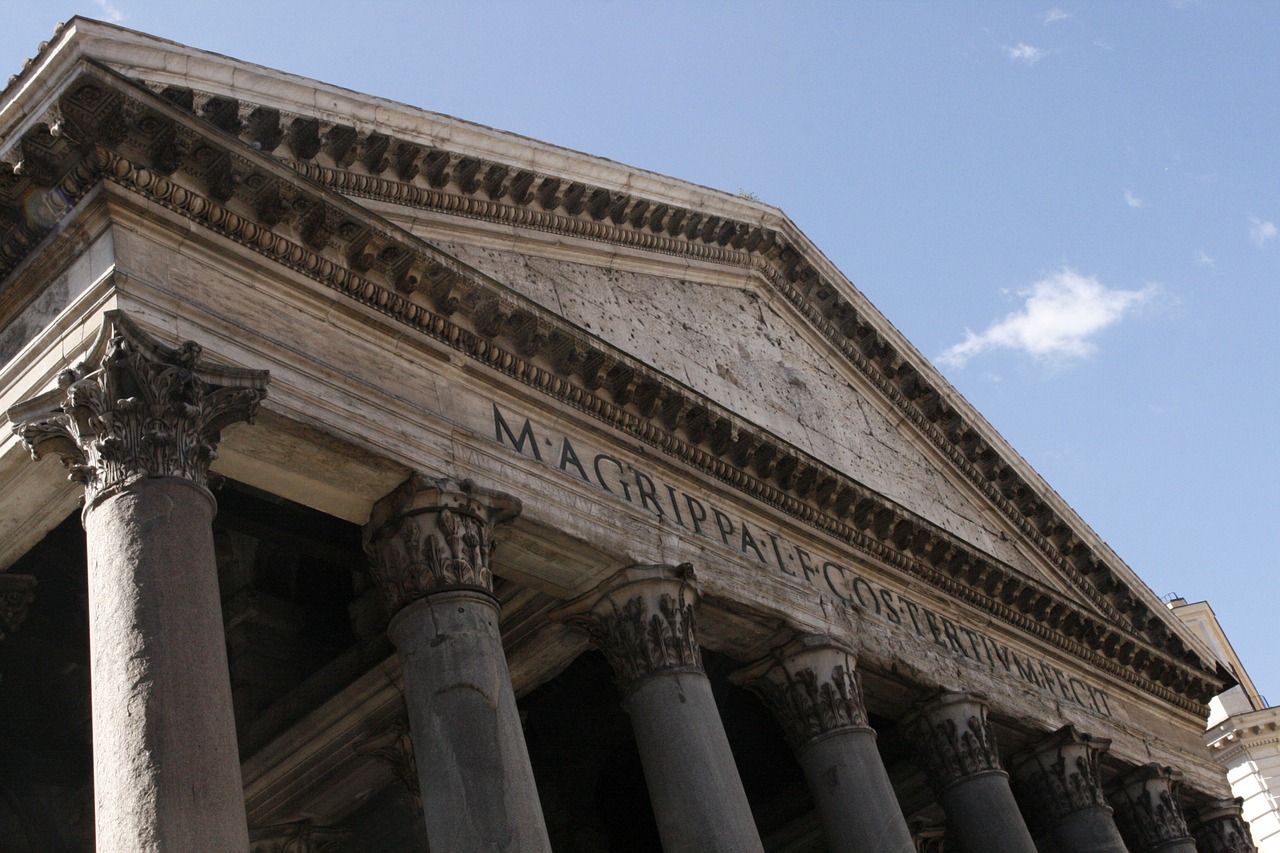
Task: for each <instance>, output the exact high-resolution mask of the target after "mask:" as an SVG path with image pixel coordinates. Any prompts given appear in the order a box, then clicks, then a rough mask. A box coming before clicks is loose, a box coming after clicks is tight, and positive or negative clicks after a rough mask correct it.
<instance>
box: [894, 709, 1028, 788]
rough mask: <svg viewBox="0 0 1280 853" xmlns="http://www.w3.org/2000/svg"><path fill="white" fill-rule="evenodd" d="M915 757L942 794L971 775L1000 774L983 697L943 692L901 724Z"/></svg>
mask: <svg viewBox="0 0 1280 853" xmlns="http://www.w3.org/2000/svg"><path fill="white" fill-rule="evenodd" d="M902 725H903V729H904V732H905V734H906V736H907V739H908V740H910V741H911V745H912V747H913V748H914V749H915V753H916V757H917V758H918V759H919V760H920V763H921V765H922V766H923V767H924V770H925V773H926V774H928V776H929V782H930V784H932V785H933V787H934V789H935V790H936V791H938V792H939V793H941V792H942V791H943V790H944V789H946V788H948V787H950V786H951V785H954V784H955V783H956V782H962V781H964V780H965V779H968V778H969V777H971V776H978V775H981V774H987V773H1003V772H1004V771H1003V770H1002V769H1001V768H1000V754H999V753H998V752H997V751H996V732H995V729H994V728H993V727H992V725H991V723H989V722H988V721H987V704H986V701H985V698H984V697H983V696H981V695H980V694H977V693H943V694H942V695H941V696H939V697H938V698H936V699H934V700H933V701H931V702H929V703H928V704H927V705H925V706H924V707H922V708H921V709H920V710H918V711H916V712H915V713H914V714H912V715H911V716H910V717H908V718H907V719H905V720H903V722H902Z"/></svg>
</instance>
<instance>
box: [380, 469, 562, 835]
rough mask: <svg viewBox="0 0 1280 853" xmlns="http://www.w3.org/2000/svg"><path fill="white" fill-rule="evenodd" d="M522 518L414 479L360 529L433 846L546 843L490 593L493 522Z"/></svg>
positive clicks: (492, 499)
mask: <svg viewBox="0 0 1280 853" xmlns="http://www.w3.org/2000/svg"><path fill="white" fill-rule="evenodd" d="M519 513H520V502H519V501H518V500H516V499H515V498H513V497H511V496H509V495H504V494H500V493H498V492H493V491H489V490H487V489H481V488H478V487H476V486H474V485H473V484H472V483H471V482H470V481H463V482H457V481H454V480H447V479H441V480H433V479H429V478H426V477H422V476H420V475H414V476H413V477H410V478H409V479H408V480H406V481H405V482H404V483H403V484H402V485H401V486H400V487H399V488H397V489H396V490H395V491H394V492H392V493H391V494H390V495H388V496H387V497H385V498H383V499H382V500H381V501H379V502H378V503H377V504H376V505H375V506H374V508H373V513H372V514H371V515H370V517H369V522H368V524H366V525H365V528H364V543H365V550H366V552H367V553H368V555H369V561H370V569H371V570H372V573H373V576H374V580H375V582H376V583H377V584H378V587H379V588H380V589H381V590H382V593H383V596H384V598H385V600H386V603H387V612H388V613H390V614H391V622H390V625H389V626H388V628H387V633H388V635H389V636H390V637H391V641H392V642H393V643H395V646H396V651H397V653H398V654H399V656H400V664H401V667H402V669H403V672H404V692H405V704H406V705H407V706H408V709H409V730H410V732H411V734H412V737H413V747H414V752H415V754H416V758H417V767H418V778H419V779H420V780H421V791H422V807H423V813H424V815H425V818H426V825H427V838H428V840H429V842H430V845H431V849H432V850H500V851H513V853H514V851H520V853H525V851H533V852H534V853H536V851H550V849H551V846H550V842H549V841H548V839H547V828H546V823H545V821H544V820H543V817H542V806H541V804H540V803H539V801H538V790H537V787H536V785H535V784H534V779H533V768H532V766H531V765H530V763H529V750H528V748H527V747H526V746H525V742H524V732H523V731H522V730H521V727H520V714H519V712H518V711H517V710H516V699H515V691H514V690H513V689H512V687H511V675H510V673H509V672H508V671H507V658H506V655H505V653H504V652H503V649H502V636H501V635H500V634H499V632H498V615H499V608H498V601H497V599H496V598H495V597H494V595H493V574H492V570H491V559H492V555H493V546H494V540H493V527H494V525H496V524H499V523H501V522H504V521H509V520H511V519H513V518H515V517H516V516H517V515H518V514H519Z"/></svg>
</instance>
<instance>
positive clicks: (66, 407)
mask: <svg viewBox="0 0 1280 853" xmlns="http://www.w3.org/2000/svg"><path fill="white" fill-rule="evenodd" d="M202 355H203V352H202V350H201V348H200V345H199V344H196V343H194V342H192V341H187V342H186V343H183V344H181V345H180V346H178V347H170V346H166V345H164V344H162V343H160V342H159V341H157V340H156V339H155V338H153V337H151V336H150V335H148V334H147V333H146V332H144V331H142V330H141V329H139V328H138V327H137V326H136V325H134V323H133V322H132V321H131V320H130V319H129V318H128V317H126V316H125V315H124V314H123V313H122V312H120V311H108V312H106V314H105V315H104V323H103V326H102V330H101V331H100V332H99V334H98V337H97V339H96V341H95V342H94V344H93V347H92V348H91V349H90V351H89V354H88V356H86V358H85V359H84V361H82V362H80V363H79V364H78V365H76V366H75V367H72V368H69V369H67V370H64V371H62V373H61V374H60V375H59V376H58V387H57V388H56V389H54V390H52V391H49V392H46V393H44V394H41V395H40V396H38V397H34V398H32V399H30V400H27V401H25V402H23V403H19V404H17V405H16V406H14V407H12V408H11V409H9V412H8V416H9V420H10V421H11V422H12V423H13V428H14V431H15V432H16V433H17V434H18V435H19V436H21V437H22V441H23V443H24V444H25V445H26V446H27V449H28V450H30V451H31V455H32V457H33V458H35V459H41V458H43V457H44V456H46V455H48V454H54V455H56V456H58V457H59V458H60V459H61V460H62V464H63V465H64V466H66V468H67V470H68V471H69V472H70V478H71V479H72V480H75V481H76V482H79V483H83V484H84V487H85V495H86V505H87V506H92V505H93V502H94V501H95V500H96V499H98V498H99V497H100V496H102V495H105V494H109V493H111V492H114V491H115V490H117V489H120V488H123V487H126V486H128V485H129V484H130V483H132V482H134V481H136V480H140V479H142V478H145V477H180V478H182V479H184V480H188V481H190V482H192V483H195V484H196V485H199V486H204V485H205V484H206V482H207V479H208V474H209V463H211V462H212V461H213V460H214V458H216V456H217V452H216V451H217V446H218V442H219V440H220V439H221V434H222V430H223V428H224V427H226V426H228V425H230V424H232V423H236V422H237V421H251V420H253V416H254V413H255V412H256V411H257V408H258V404H259V403H260V402H261V401H262V399H263V397H265V396H266V394H267V391H266V388H267V381H268V376H267V372H266V371H265V370H244V369H241V368H235V367H227V366H225V365H219V364H214V363H212V362H209V361H206V360H204V359H203V358H202Z"/></svg>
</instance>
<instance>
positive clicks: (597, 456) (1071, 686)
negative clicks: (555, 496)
mask: <svg viewBox="0 0 1280 853" xmlns="http://www.w3.org/2000/svg"><path fill="white" fill-rule="evenodd" d="M493 435H494V440H495V441H497V442H498V444H500V445H502V446H504V447H507V448H510V449H511V450H513V451H515V452H516V453H518V454H520V455H521V456H524V457H527V458H530V459H533V460H535V461H537V462H541V463H542V464H544V465H548V466H550V467H552V468H555V469H556V470H558V471H560V472H561V473H563V474H565V475H567V476H570V477H573V478H575V479H578V480H581V481H582V482H583V483H586V484H587V485H589V486H591V487H593V488H596V489H600V490H602V491H605V492H608V493H609V494H611V495H613V496H615V497H616V498H618V499H620V500H623V501H626V502H627V503H629V504H631V505H633V506H636V507H639V508H641V509H643V510H645V511H646V512H649V513H651V514H652V515H654V516H656V517H657V518H660V519H666V520H668V521H670V522H672V523H674V524H676V525H679V526H680V527H683V528H684V529H685V530H688V531H689V532H690V533H692V534H693V535H695V536H701V537H703V538H706V539H710V540H712V541H715V542H718V543H720V544H721V545H723V546H725V547H726V548H730V549H733V550H735V551H738V552H740V553H741V554H743V555H744V556H746V557H748V558H750V559H751V560H753V561H754V562H755V563H757V564H758V565H760V566H761V567H762V568H764V569H765V570H767V571H770V572H780V573H782V574H784V575H786V576H788V577H790V578H793V579H794V580H796V581H797V582H800V583H804V584H807V585H809V586H811V587H813V588H814V589H815V590H818V591H821V592H829V593H830V594H831V595H833V596H834V597H835V598H836V600H837V601H839V602H840V603H841V604H842V605H844V606H846V607H850V608H855V609H857V610H860V611H862V612H863V613H866V614H871V615H874V616H876V617H878V618H880V619H881V620H883V621H885V622H887V623H889V624H891V625H894V626H896V627H897V628H899V629H901V630H903V631H906V632H908V633H910V634H914V635H915V636H917V637H918V638H920V639H922V640H924V641H925V642H928V643H932V644H934V645H937V646H939V647H941V648H943V649H945V650H946V651H947V652H949V653H951V654H954V655H956V656H959V657H963V658H967V659H969V660H971V661H974V662H976V663H978V664H980V665H983V666H986V667H988V668H990V669H991V670H992V671H993V672H996V673H1004V674H1006V675H1008V676H1011V677H1014V678H1017V679H1019V680H1021V681H1023V682H1026V683H1028V684H1031V685H1033V686H1035V687H1036V688H1038V689H1040V690H1043V691H1045V692H1047V693H1049V694H1051V695H1053V696H1054V697H1056V698H1060V699H1064V700H1066V701H1068V702H1073V703H1075V704H1077V705H1081V706H1083V707H1085V708H1090V709H1092V710H1094V711H1097V712H1098V713H1100V714H1105V715H1106V716H1111V703H1110V700H1109V699H1108V697H1107V694H1106V693H1104V692H1103V691H1101V690H1098V689H1097V688H1095V687H1092V686H1091V685H1089V684H1086V683H1085V682H1084V681H1081V680H1080V679H1079V678H1076V677H1074V676H1072V675H1070V674H1069V673H1066V672H1064V671H1063V670H1061V669H1058V668H1057V667H1055V666H1053V665H1052V664H1049V663H1046V662H1045V661H1042V660H1038V659H1036V658H1033V657H1031V656H1029V655H1025V654H1019V653H1018V652H1017V651H1015V650H1013V649H1011V648H1009V647H1008V646H1007V645H1005V644H1004V643H1001V642H999V641H998V640H994V639H992V638H991V637H988V636H987V635H986V634H984V633H982V632H981V631H978V630H975V629H973V628H970V627H968V626H966V625H964V624H962V623H960V622H957V621H955V620H952V619H950V618H949V617H947V616H944V615H942V614H940V613H938V612H936V611H934V610H931V609H930V608H928V607H926V606H925V605H923V604H920V603H919V602H916V601H912V600H911V599H910V598H907V597H906V596H904V595H902V594H901V593H897V592H894V591H892V590H889V589H886V588H884V587H882V586H880V585H878V584H875V583H873V582H871V581H869V580H867V579H866V578H864V577H862V576H861V575H860V574H858V573H857V572H856V571H854V570H853V569H852V568H850V567H849V566H846V565H844V564H843V563H841V562H839V561H838V560H836V559H832V558H828V557H827V556H825V555H822V554H816V553H812V552H810V551H809V550H807V549H805V548H802V547H801V546H799V545H797V544H795V543H794V542H791V541H789V540H787V539H786V538H784V537H783V536H781V535H780V534H777V533H774V532H771V531H768V530H761V529H758V528H753V527H751V526H749V525H748V524H747V523H746V521H745V520H743V519H742V518H739V517H737V516H734V515H731V514H730V513H728V512H726V511H724V510H723V509H721V508H720V507H717V506H715V505H714V504H712V503H711V502H710V501H703V500H701V499H699V498H697V497H695V496H693V495H690V494H688V493H687V492H684V491H682V490H680V489H678V488H677V487H675V486H673V485H671V484H669V483H664V482H662V481H660V480H658V479H655V478H654V477H652V476H650V475H649V474H648V473H646V472H645V471H643V470H641V469H640V468H638V467H636V466H635V465H634V464H631V463H630V462H627V461H623V460H621V459H619V458H617V457H616V456H612V455H610V454H608V453H591V452H583V453H579V450H578V448H575V447H574V446H573V443H572V442H571V441H570V440H569V437H568V436H552V435H549V434H545V433H544V434H539V433H538V432H537V431H536V430H535V429H534V427H533V423H532V422H531V421H530V420H529V419H528V418H521V417H519V416H510V415H504V414H503V412H502V410H501V409H499V408H498V405H497V404H496V403H494V404H493Z"/></svg>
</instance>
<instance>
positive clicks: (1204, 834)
mask: <svg viewBox="0 0 1280 853" xmlns="http://www.w3.org/2000/svg"><path fill="white" fill-rule="evenodd" d="M1243 806H1244V800H1243V799H1241V798H1239V797H1236V798H1234V799H1225V800H1214V801H1212V802H1210V803H1208V804H1207V805H1205V806H1202V807H1201V808H1200V809H1199V810H1198V811H1197V812H1196V818H1195V825H1194V828H1193V830H1192V831H1193V833H1194V834H1195V839H1196V849H1197V850H1200V851H1203V853H1257V850H1258V848H1257V847H1256V846H1255V845H1254V843H1253V833H1252V832H1251V831H1250V830H1249V824H1248V823H1246V822H1245V820H1244V816H1243V814H1242V809H1243Z"/></svg>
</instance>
